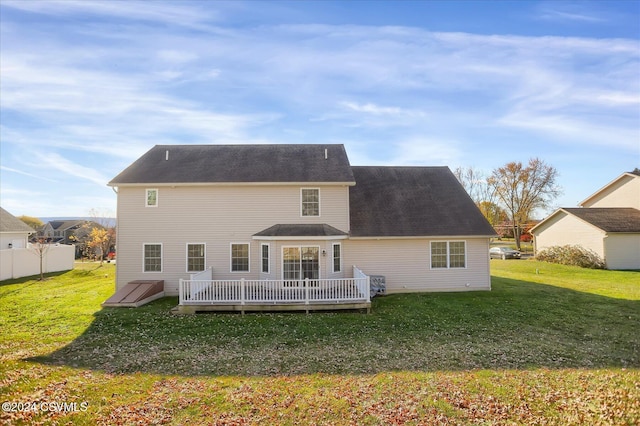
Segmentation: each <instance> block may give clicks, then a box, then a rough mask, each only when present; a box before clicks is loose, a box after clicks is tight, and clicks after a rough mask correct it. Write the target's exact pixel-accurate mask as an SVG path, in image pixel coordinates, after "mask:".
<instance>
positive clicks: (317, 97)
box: [0, 0, 640, 217]
mask: <svg viewBox="0 0 640 426" xmlns="http://www.w3.org/2000/svg"><path fill="white" fill-rule="evenodd" d="M0 20H1V21H0V23H1V26H0V55H1V56H0V66H1V69H0V140H1V151H0V190H1V192H0V205H2V207H4V208H5V209H7V210H8V211H10V212H11V213H13V214H15V215H23V214H25V215H30V216H39V217H50V216H86V215H87V214H88V212H89V211H90V210H91V209H96V210H98V211H101V212H111V214H115V210H116V208H115V206H116V195H115V194H114V193H113V191H112V190H111V188H109V187H107V186H106V183H107V182H108V181H109V180H110V179H111V178H113V177H114V176H115V175H116V174H118V173H119V172H120V171H121V170H122V169H124V168H125V167H126V166H128V165H129V164H130V163H131V162H132V161H134V160H135V159H136V158H137V157H138V156H140V155H141V154H143V153H144V152H146V151H147V150H149V149H150V148H151V147H152V146H153V145H155V144H245V143H343V144H345V146H346V149H347V153H348V155H349V158H350V160H351V163H352V164H353V165H448V166H449V167H451V169H454V168H455V167H457V166H463V167H469V166H472V167H474V168H476V169H478V170H480V171H482V172H484V173H486V174H489V173H490V172H491V170H492V169H494V168H496V167H499V166H502V165H504V164H505V163H507V162H510V161H522V162H526V161H527V160H528V159H529V158H531V157H539V158H541V159H543V160H544V161H545V162H547V163H548V164H550V165H552V166H554V167H556V168H557V169H558V171H559V172H560V177H559V184H560V185H561V186H562V187H563V189H564V193H563V195H562V196H561V197H560V198H558V200H557V202H556V205H557V206H569V207H570V206H575V205H576V204H577V203H578V202H580V201H582V200H583V199H585V198H586V197H587V196H589V195H590V194H591V193H593V192H595V191H596V190H597V189H599V188H601V187H602V186H604V185H605V184H607V183H609V182H610V181H612V180H613V179H614V178H616V177H618V176H619V175H620V174H622V173H623V172H625V171H630V170H632V169H633V168H635V167H640V2H638V1H588V2H573V1H496V2H480V1H458V2H444V1H425V2H418V1H387V2H382V1H380V2H367V1H347V2H345V1H341V2H330V1H311V2H303V1H281V2H264V1H253V2H250V1H249V2H246V1H233V2H225V1H194V2H189V1H173V2H160V1H153V2H150V1H148V2H135V1H126V2H125V1H84V0H83V1H73V0H62V1H10V0H0ZM543 214H544V213H543Z"/></svg>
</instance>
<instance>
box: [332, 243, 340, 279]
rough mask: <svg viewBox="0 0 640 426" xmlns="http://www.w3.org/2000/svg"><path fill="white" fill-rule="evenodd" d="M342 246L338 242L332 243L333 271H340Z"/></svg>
mask: <svg viewBox="0 0 640 426" xmlns="http://www.w3.org/2000/svg"><path fill="white" fill-rule="evenodd" d="M341 251H342V246H341V245H340V243H333V272H340V271H342V253H341Z"/></svg>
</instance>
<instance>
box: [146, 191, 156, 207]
mask: <svg viewBox="0 0 640 426" xmlns="http://www.w3.org/2000/svg"><path fill="white" fill-rule="evenodd" d="M145 205H146V206H147V207H158V190H157V189H147V190H146V204H145Z"/></svg>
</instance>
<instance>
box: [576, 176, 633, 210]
mask: <svg viewBox="0 0 640 426" xmlns="http://www.w3.org/2000/svg"><path fill="white" fill-rule="evenodd" d="M583 207H633V208H636V209H640V177H638V176H633V175H624V176H622V177H621V178H620V179H618V180H617V181H615V182H614V183H612V184H611V185H609V186H608V187H605V188H603V189H601V190H600V192H598V193H596V194H595V195H593V196H592V197H590V198H589V199H587V200H586V201H585V202H584V203H583Z"/></svg>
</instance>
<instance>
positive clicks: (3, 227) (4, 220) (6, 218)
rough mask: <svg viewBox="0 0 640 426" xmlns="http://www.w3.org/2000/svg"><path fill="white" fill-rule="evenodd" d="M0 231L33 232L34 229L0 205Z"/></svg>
mask: <svg viewBox="0 0 640 426" xmlns="http://www.w3.org/2000/svg"><path fill="white" fill-rule="evenodd" d="M0 232H24V233H29V234H31V233H33V232H35V230H34V229H33V228H32V227H30V226H29V225H27V224H26V223H24V222H23V221H21V220H20V219H18V218H17V217H15V216H14V215H12V214H11V213H9V212H8V211H6V210H5V209H3V208H2V207H0Z"/></svg>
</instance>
